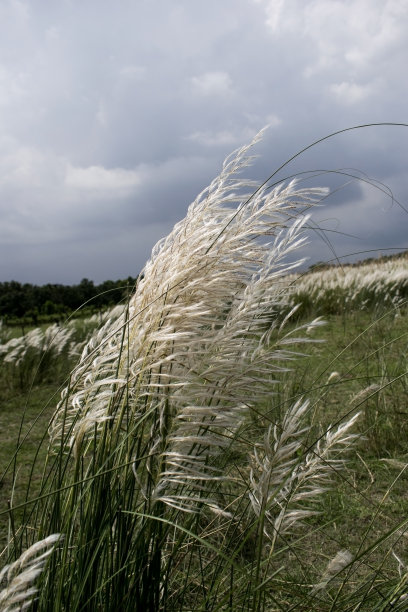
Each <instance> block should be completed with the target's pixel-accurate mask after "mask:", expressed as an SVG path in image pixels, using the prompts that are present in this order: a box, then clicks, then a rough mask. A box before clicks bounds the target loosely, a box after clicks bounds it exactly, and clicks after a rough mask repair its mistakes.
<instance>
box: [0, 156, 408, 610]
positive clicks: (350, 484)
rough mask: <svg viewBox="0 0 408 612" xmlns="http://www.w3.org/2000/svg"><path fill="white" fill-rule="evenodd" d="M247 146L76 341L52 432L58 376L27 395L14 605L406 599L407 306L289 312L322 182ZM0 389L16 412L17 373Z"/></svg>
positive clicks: (288, 605)
mask: <svg viewBox="0 0 408 612" xmlns="http://www.w3.org/2000/svg"><path fill="white" fill-rule="evenodd" d="M247 154H248V149H247V148H244V149H242V150H241V151H239V152H238V153H237V154H236V156H235V157H231V158H229V159H228V160H227V162H226V164H225V166H224V168H223V171H222V173H221V175H220V177H218V178H217V179H216V180H215V181H214V182H213V183H212V184H211V185H210V187H209V188H208V189H207V190H205V191H204V192H203V194H200V196H199V197H198V198H197V200H196V201H195V202H194V203H193V204H192V205H191V207H190V208H189V210H188V213H187V216H186V218H185V219H184V220H183V221H182V222H180V223H179V224H177V225H176V226H175V228H174V230H173V232H172V233H171V234H170V235H169V236H168V237H167V238H166V239H164V240H163V241H161V242H160V243H159V244H158V245H156V247H155V248H154V249H153V253H152V257H151V259H150V260H149V262H148V263H147V264H146V267H145V269H144V274H143V275H142V276H141V277H140V278H139V283H138V287H137V290H136V293H135V294H134V295H133V296H132V297H131V298H130V300H129V303H128V305H127V307H126V308H125V310H123V309H121V310H120V311H117V312H116V313H115V314H113V315H112V317H111V319H110V320H107V321H106V322H105V324H104V325H103V326H102V327H101V328H100V329H99V330H97V331H96V332H95V333H94V335H93V336H92V337H91V339H90V340H89V341H88V343H87V344H86V345H85V348H84V350H83V352H82V356H81V358H80V359H79V361H78V363H77V365H76V366H75V367H74V368H73V369H72V370H71V373H70V375H69V378H68V379H67V380H66V382H65V389H64V391H63V394H62V396H61V400H60V402H59V403H58V406H57V409H56V411H55V412H54V413H53V415H52V417H51V420H50V423H49V427H48V434H49V436H48V435H47V434H46V432H44V421H43V419H44V420H45V419H46V417H47V416H49V415H46V414H45V413H44V415H43V414H42V412H41V410H42V409H41V408H40V406H41V405H42V406H47V403H46V402H44V396H41V393H43V392H44V393H47V394H48V393H49V392H50V391H52V389H51V388H49V387H48V388H46V387H42V386H34V387H32V388H31V391H30V393H29V395H28V399H27V401H26V402H25V403H26V405H27V410H26V415H25V417H24V420H25V424H24V426H23V434H24V432H25V431H26V427H27V425H28V424H29V422H30V421H31V420H33V419H35V416H34V415H35V414H37V415H38V422H36V423H35V426H34V429H33V430H32V432H30V435H29V436H28V437H27V440H24V443H23V445H22V447H21V449H19V450H18V453H17V456H16V463H15V464H14V461H11V464H10V469H9V470H6V476H5V481H4V482H5V483H6V484H5V486H4V487H3V488H4V491H3V493H4V496H5V497H4V500H3V503H5V504H7V503H8V500H11V499H12V501H11V504H10V507H7V506H6V507H5V508H4V509H3V512H1V510H0V516H2V517H3V519H9V525H8V536H7V542H8V546H7V547H6V549H5V552H4V554H3V555H2V557H3V560H4V563H8V564H9V567H8V569H6V570H4V571H2V572H1V573H0V582H1V581H2V582H3V590H2V591H1V592H0V605H1V602H3V605H4V608H5V609H7V607H6V606H7V605H9V606H12V605H14V604H15V603H19V604H20V603H21V602H27V603H29V602H30V601H31V600H32V599H33V597H34V596H36V597H37V600H36V603H35V604H34V605H35V606H37V609H39V610H47V612H48V611H51V610H55V611H57V610H58V611H60V610H69V611H70V612H71V611H77V610H78V611H79V610H83V611H85V610H129V611H132V610H136V611H139V610H140V611H142V610H143V611H144V610H146V611H152V612H153V611H156V610H163V611H165V610H166V611H173V610H174V611H175V610H180V611H187V610H248V611H249V610H252V611H260V610H268V611H275V610H276V611H278V610H285V611H287V610H317V611H320V610H321V611H323V610H324V611H327V612H329V611H335V610H341V611H347V610H349V611H350V612H351V611H352V610H353V611H357V610H359V611H360V610H361V611H364V610H366V611H367V612H368V611H370V612H373V611H378V612H379V611H380V610H382V611H385V610H389V609H399V610H403V609H404V605H406V599H405V593H406V580H407V575H408V574H407V570H406V567H405V560H404V544H403V543H404V539H405V537H406V536H405V533H406V531H407V525H406V519H405V510H406V501H405V497H406V496H405V489H406V470H405V466H406V456H407V448H406V442H405V441H406V439H407V438H406V425H405V420H406V419H404V407H405V405H406V402H405V399H406V398H405V396H406V390H407V387H406V359H405V356H406V354H407V330H406V326H405V324H404V320H405V317H404V314H405V310H404V308H405V307H404V304H403V302H402V300H401V299H398V303H394V302H392V303H391V304H388V303H387V301H386V300H383V302H379V301H378V300H371V301H369V302H367V303H366V307H365V309H364V310H361V309H360V310H358V309H357V310H354V311H353V310H352V309H351V308H350V310H349V311H346V310H345V309H341V310H340V314H335V313H336V312H337V306H336V302H335V298H336V292H335V291H333V289H332V287H331V286H328V295H327V296H326V297H325V299H324V300H323V301H322V304H326V306H325V308H326V313H329V316H328V322H327V324H326V325H325V326H322V325H321V323H322V322H321V321H320V320H319V319H317V320H314V321H310V320H309V319H299V316H300V315H299V310H298V312H297V315H296V312H295V311H293V312H292V313H291V314H290V315H288V316H286V317H285V315H284V313H288V311H289V310H290V309H291V306H292V305H293V302H292V301H291V300H292V297H293V292H292V293H291V292H290V287H289V286H288V285H290V284H291V282H292V280H291V278H290V277H288V276H287V273H288V272H290V271H291V269H292V267H293V266H292V264H291V263H289V262H290V261H293V257H294V252H295V251H296V249H297V248H298V247H299V246H300V245H301V244H302V240H303V238H302V227H303V225H304V224H305V223H306V221H307V217H305V214H306V213H307V210H308V209H309V208H310V206H312V205H313V202H315V201H319V199H321V198H324V197H326V192H325V191H323V190H319V189H308V190H305V189H301V190H299V189H298V188H297V186H296V185H295V184H294V183H290V184H288V185H285V186H280V187H277V188H275V189H274V190H270V189H269V188H268V187H267V186H266V185H264V186H263V187H261V188H260V189H257V190H256V191H254V186H253V184H252V183H251V182H245V181H241V180H240V179H237V178H236V174H237V172H238V171H239V170H240V169H241V168H242V167H243V166H244V165H245V163H246V156H247ZM240 202H244V204H242V205H240V204H239V203H240ZM234 203H238V208H236V209H234V208H232V207H231V205H232V204H234ZM349 285H350V291H353V292H354V287H353V285H352V283H349ZM322 287H323V289H322V290H323V291H324V287H325V285H324V283H322ZM375 288H376V286H375V284H373V283H372V284H371V289H372V290H373V291H375ZM344 290H345V291H347V285H346V286H345V289H344ZM368 290H369V289H368V288H367V291H368ZM398 296H399V298H400V297H401V295H400V294H398ZM333 304H334V306H333ZM360 306H361V304H360ZM390 306H392V307H391V308H390ZM387 308H388V311H387ZM319 314H324V313H319ZM296 316H297V317H298V320H297V321H296ZM70 333H73V332H72V331H71V332H70ZM40 336H41V334H39V333H33V337H34V338H37V337H40ZM41 337H42V336H41ZM61 338H66V332H65V330H61ZM321 340H325V342H321ZM23 341H24V342H25V344H27V340H24V339H23ZM37 345H38V342H37V344H36V345H35V346H37ZM4 346H5V345H4V344H3V349H2V350H3V354H6V357H5V358H4V360H5V361H6V360H7V359H8V361H9V362H10V360H11V359H12V358H11V357H8V356H9V355H10V352H9V350H8V348H4ZM8 346H9V347H10V345H8ZM59 346H62V344H61V345H58V343H56V355H58V354H59V353H58V350H59V349H58V347H59ZM68 346H69V345H68V344H67V343H64V348H61V350H60V353H61V355H64V356H65V357H66V355H67V350H69V349H68ZM11 348H13V350H14V344H13V345H12V347H11ZM20 349H21V347H20ZM20 349H19V350H20ZM21 351H22V349H21V350H20V352H19V353H18V354H19V355H21V354H22V352H21ZM48 352H49V349H47V351H46V354H47V355H48ZM28 354H30V356H31V357H32V355H33V351H31V352H30V353H28V352H26V353H24V356H25V355H28ZM302 354H303V355H302ZM31 357H30V360H28V361H27V362H25V361H24V360H23V361H21V363H20V365H21V364H24V367H25V368H26V369H27V372H28V373H29V372H31V373H32V372H33V370H34V369H35V367H34V365H33V364H34V361H35V360H34V361H33V360H32V359H31ZM13 358H14V357H13ZM38 358H40V359H42V358H43V356H42V354H41V351H40V352H39V353H36V359H37V360H38ZM6 363H7V361H6ZM49 368H50V369H48V366H47V368H46V369H45V372H46V373H47V372H48V373H50V372H53V367H52V363H51V364H50V366H49ZM54 370H55V372H56V373H58V376H56V380H55V383H56V384H57V383H58V382H60V380H61V381H62V379H63V378H64V376H65V370H64V368H60V369H57V368H55V369H54ZM41 375H42V376H43V380H47V377H46V376H45V374H44V372H41ZM58 377H60V380H57V378H58ZM28 379H29V376H28V374H27V380H28ZM31 379H32V377H31ZM31 379H30V380H31ZM37 380H38V381H39V380H40V379H37ZM2 385H3V386H4V397H5V402H4V403H5V405H8V407H9V409H10V408H12V406H13V402H14V401H15V397H13V395H12V393H11V388H12V384H10V371H9V370H6V369H3V381H2ZM21 388H22V389H23V386H21ZM48 410H49V408H46V409H45V412H47V411H48ZM7 412H8V418H9V419H10V426H9V431H10V432H11V433H12V435H13V437H14V435H15V434H14V433H13V432H12V428H13V426H12V424H11V415H10V412H11V414H12V410H11V411H10V410H7ZM16 412H17V411H16ZM16 419H17V415H16ZM14 427H15V428H16V431H17V428H18V427H19V426H18V425H17V420H16V423H15V425H14ZM23 437H25V436H24V435H23ZM20 439H22V438H21V436H20ZM30 440H31V442H30ZM30 444H31V446H30ZM4 448H6V446H5V447H4ZM31 457H32V468H30V467H29V466H28V465H27V464H29V463H30V460H29V458H31ZM2 460H4V458H2ZM6 462H10V456H9V455H8V459H6ZM20 466H21V467H20ZM6 467H7V466H6ZM16 475H17V476H18V478H17V479H16ZM13 487H14V489H15V493H14V497H13V498H12V496H11V491H12V490H13ZM21 500H22V501H21ZM58 534H62V535H61V537H59V535H58ZM24 551H25V552H24ZM44 551H45V552H44ZM45 561H46V564H45ZM18 572H22V573H21V578H20V579H19V580H18V575H19V574H18ZM24 572H25V573H24ZM15 576H17V579H16V580H14V577H15ZM17 584H18V585H19V586H16V585H17ZM34 584H36V585H37V586H38V592H35V589H36V588H37V587H34V586H33V585H34Z"/></svg>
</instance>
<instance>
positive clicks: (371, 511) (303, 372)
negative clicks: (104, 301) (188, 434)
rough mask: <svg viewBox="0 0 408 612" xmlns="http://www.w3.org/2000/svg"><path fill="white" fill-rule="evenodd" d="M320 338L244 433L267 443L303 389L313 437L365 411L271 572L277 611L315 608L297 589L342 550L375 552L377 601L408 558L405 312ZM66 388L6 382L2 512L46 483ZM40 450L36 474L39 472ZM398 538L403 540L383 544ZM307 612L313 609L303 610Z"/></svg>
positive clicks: (365, 314) (340, 326)
mask: <svg viewBox="0 0 408 612" xmlns="http://www.w3.org/2000/svg"><path fill="white" fill-rule="evenodd" d="M380 310H381V309H380ZM314 336H315V337H316V338H318V339H319V340H321V341H322V342H319V343H317V344H314V345H311V346H309V348H308V351H307V353H308V355H307V356H306V357H300V358H298V359H297V360H296V363H295V364H294V365H293V371H291V372H288V373H286V374H284V375H283V376H282V379H281V381H280V382H279V385H278V386H277V387H276V386H274V388H273V390H272V389H271V391H273V395H272V396H271V400H268V402H266V403H265V405H264V406H259V413H257V415H256V417H254V419H253V423H252V428H251V429H252V431H251V432H249V431H247V432H246V439H247V440H248V439H249V438H251V439H252V441H256V440H257V439H258V438H259V437H262V436H263V435H264V432H265V426H266V425H267V424H268V423H269V422H270V420H272V421H274V420H276V415H277V413H279V412H282V413H284V412H285V409H286V408H287V406H289V405H291V404H292V403H294V402H295V401H296V400H297V399H299V397H300V396H303V395H304V392H305V391H304V390H305V389H307V390H308V397H309V399H310V401H311V410H310V422H311V425H312V429H311V437H313V436H315V437H316V436H318V435H319V432H324V431H326V430H327V427H328V426H329V425H330V424H333V423H335V422H336V421H337V420H339V419H341V418H342V417H344V415H345V414H346V413H348V412H349V411H351V412H353V413H354V412H355V411H356V410H359V411H361V416H360V419H359V421H358V430H359V432H360V433H361V434H362V438H361V439H360V440H359V441H358V443H357V444H356V446H355V449H354V452H353V453H352V454H351V455H350V457H349V461H348V463H347V466H346V469H345V470H344V471H342V472H339V474H338V475H337V477H336V478H335V484H334V486H333V487H332V488H331V489H330V490H328V491H327V492H326V493H325V494H324V495H323V496H322V497H321V500H320V502H319V505H320V507H319V508H318V510H319V512H320V513H319V514H318V515H316V516H314V517H311V518H310V519H309V523H308V530H307V533H306V534H303V535H302V537H301V540H300V541H298V542H296V540H295V541H294V542H292V544H291V546H289V549H288V550H285V547H283V550H282V551H280V552H279V554H277V555H276V556H275V558H274V562H273V567H275V566H276V568H280V567H281V564H283V565H284V569H283V570H281V571H280V572H279V574H278V575H277V577H276V579H275V580H273V589H274V590H275V591H276V597H278V598H279V602H280V603H279V605H280V607H277V608H276V609H285V606H289V608H290V606H293V605H294V606H297V605H299V606H300V607H299V608H298V607H295V608H294V609H309V608H308V607H307V606H308V605H310V606H311V605H316V604H311V603H309V604H307V603H306V604H302V599H304V593H302V594H301V596H300V597H299V604H297V603H296V601H297V599H298V596H297V589H298V588H299V586H298V585H306V586H309V587H310V585H313V584H314V583H315V582H316V576H318V575H319V572H320V573H321V574H323V573H324V569H325V567H326V565H327V563H328V562H329V561H330V559H332V558H333V557H334V556H335V555H336V553H337V552H338V551H339V550H344V549H346V550H349V551H353V554H354V555H355V554H356V551H359V550H360V552H361V553H363V552H364V553H365V551H366V550H370V547H371V546H373V549H372V550H370V552H369V554H364V555H362V558H361V561H360V563H359V567H358V569H356V570H353V576H354V572H356V573H357V574H358V575H359V579H362V578H364V574H365V573H366V574H367V576H369V577H370V578H369V579H370V580H372V575H373V571H374V574H375V576H376V577H375V583H374V584H373V588H375V589H376V590H378V592H380V593H381V590H382V589H384V588H385V589H386V588H387V587H388V586H389V581H390V580H394V581H395V580H397V575H398V561H397V560H396V557H395V556H394V554H396V555H397V556H398V557H399V558H400V559H405V558H406V548H407V542H406V538H407V537H408V532H407V533H405V532H404V529H402V531H401V532H400V531H399V529H398V528H399V525H400V524H401V523H403V522H404V520H405V517H406V516H407V515H408V494H407V484H408V473H407V472H406V470H405V468H406V465H407V457H408V435H407V434H408V419H407V412H408V409H407V405H408V402H407V399H408V380H407V354H408V326H407V319H406V313H405V311H404V310H402V311H394V310H390V311H385V310H384V312H383V313H382V314H380V312H379V309H378V308H377V312H375V311H373V310H372V311H355V312H353V311H351V312H350V313H348V314H343V315H330V316H328V317H327V322H326V325H324V326H322V327H320V328H319V329H318V330H317V331H316V330H315V331H314ZM62 382H63V381H62V380H61V381H55V382H54V384H52V383H50V382H46V383H43V384H41V385H36V384H34V386H33V387H32V388H31V389H30V390H29V391H26V392H21V391H17V392H16V390H15V389H14V390H11V389H10V386H9V384H7V380H4V376H3V379H2V381H1V407H2V409H1V413H0V467H1V472H2V473H3V472H4V471H5V470H6V468H7V467H8V466H9V463H10V460H11V458H12V457H13V454H14V452H15V448H16V440H17V439H19V438H20V439H21V440H22V441H23V443H22V446H21V450H20V452H19V454H18V458H17V463H16V468H15V470H10V469H9V470H8V473H7V475H6V476H5V478H4V479H3V480H2V483H1V489H0V500H1V509H2V510H4V509H6V508H7V507H8V503H9V500H10V499H11V498H13V505H18V504H21V503H22V502H23V501H24V498H25V495H26V491H27V485H28V482H29V481H30V497H32V498H34V497H35V495H36V492H38V490H39V486H40V481H41V474H39V473H38V468H39V466H40V465H41V463H42V462H44V460H45V455H46V445H44V443H43V437H44V434H45V432H46V429H47V425H48V420H49V419H50V417H51V415H52V412H53V410H54V408H55V405H56V403H57V400H58V395H59V388H58V387H59V384H60V383H62ZM22 422H23V425H21V424H22ZM20 428H21V431H20ZM27 432H29V434H28V437H27V439H25V437H26V434H27ZM38 450H39V452H40V454H39V456H38V457H37V458H36V465H37V469H36V470H34V472H32V464H33V461H34V457H35V455H36V453H37V452H38ZM245 460H246V458H245V449H244V450H243V454H242V456H241V457H234V462H235V463H236V464H240V463H242V464H244V463H245ZM14 473H15V475H16V480H15V483H14V486H13V481H12V480H13V474H14ZM21 517H22V510H20V511H15V512H14V513H13V523H14V525H13V524H11V523H10V520H9V519H10V517H9V515H7V514H3V515H2V517H1V523H0V524H1V548H2V550H3V551H4V549H5V548H6V544H7V539H8V537H10V530H12V529H13V528H14V529H17V528H18V525H19V523H20V521H21ZM394 529H397V531H396V532H395V533H394V534H392V535H391V536H390V537H386V536H387V534H389V533H392V532H393V530H394ZM252 545H253V546H255V545H254V544H251V542H249V543H248V544H247V545H246V546H247V548H248V550H249V552H248V554H251V546H252ZM291 547H293V550H292V551H291ZM393 553H394V554H393ZM292 555H296V559H297V563H296V567H297V572H295V574H292V572H287V569H288V568H289V567H290V568H293V567H294V566H295V564H294V563H293V559H292V558H291V557H292ZM4 556H5V554H4V552H3V558H4ZM272 573H273V572H272ZM354 579H355V578H353V580H354ZM302 605H306V607H305V608H302ZM289 608H288V609H289ZM310 609H312V608H310ZM315 609H319V608H317V607H316V608H315ZM322 609H326V608H322ZM327 609H329V608H327ZM367 609H369V608H367ZM390 609H391V608H390Z"/></svg>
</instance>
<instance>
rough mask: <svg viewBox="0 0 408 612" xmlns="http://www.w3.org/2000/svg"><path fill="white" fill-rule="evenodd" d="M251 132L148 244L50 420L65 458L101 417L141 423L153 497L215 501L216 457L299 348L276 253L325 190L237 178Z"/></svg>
mask: <svg viewBox="0 0 408 612" xmlns="http://www.w3.org/2000/svg"><path fill="white" fill-rule="evenodd" d="M259 138H260V135H258V137H256V138H255V139H254V141H253V142H252V143H251V144H250V145H248V146H246V147H243V148H241V149H239V150H238V151H236V152H235V153H234V154H232V155H231V156H230V157H228V158H227V160H226V161H225V162H224V165H223V169H222V171H221V173H220V175H219V176H218V177H217V178H216V179H215V180H214V181H213V182H212V183H211V184H210V186H209V187H207V188H206V189H205V190H204V191H203V192H202V193H201V194H200V195H199V196H198V197H197V199H196V200H195V201H194V202H193V203H192V204H191V205H190V207H189V209H188V212H187V215H186V217H185V218H184V219H183V220H182V221H180V222H179V223H177V224H176V225H175V227H174V229H173V230H172V232H171V233H170V234H169V236H167V237H166V238H164V239H163V240H161V241H160V242H158V243H157V245H156V246H155V247H154V248H153V251H152V255H151V258H150V260H149V261H148V262H147V264H146V266H145V268H144V270H143V273H142V274H141V276H140V277H139V281H138V285H137V288H136V292H135V293H134V295H133V296H132V297H131V299H130V301H129V304H128V308H127V309H126V311H125V312H124V313H122V314H121V315H120V316H119V317H117V318H114V319H112V320H111V321H108V322H107V323H106V324H105V326H104V327H103V328H102V329H101V330H100V332H98V334H96V335H95V336H94V338H93V340H92V341H91V342H90V343H89V344H88V345H87V346H86V347H85V349H84V352H83V355H82V358H81V360H80V362H79V364H78V366H77V368H76V369H75V371H74V372H73V375H72V379H71V385H70V390H69V392H67V394H66V395H65V397H63V399H62V401H61V403H60V406H59V408H58V410H57V413H56V416H55V419H54V421H53V424H52V426H51V428H50V434H51V443H52V444H60V443H61V442H60V441H61V436H64V441H65V443H67V442H69V445H70V447H71V448H73V450H74V454H75V456H76V457H79V456H84V454H85V453H86V449H87V444H88V443H91V442H90V441H91V440H92V439H93V437H94V436H95V432H98V431H99V432H100V431H102V428H103V427H106V426H107V424H108V422H109V427H110V428H111V429H112V430H114V429H115V427H121V426H123V425H124V423H125V421H126V422H127V423H128V424H129V423H131V427H132V430H133V431H134V432H138V431H144V432H145V438H146V442H145V445H144V446H143V448H144V455H145V456H146V455H147V456H148V457H149V459H147V460H146V462H145V463H143V464H140V469H139V463H140V462H139V457H138V456H135V463H134V474H135V478H136V479H137V481H138V484H139V486H140V490H141V492H142V494H143V495H144V496H145V498H146V499H149V500H151V501H152V503H155V502H158V501H161V502H163V503H165V504H167V505H170V506H174V507H176V508H180V509H183V510H187V511H189V510H190V511H193V510H195V508H196V503H198V502H201V503H203V502H205V503H208V504H209V505H210V506H212V507H213V508H215V506H214V504H213V503H212V502H211V500H210V498H209V497H208V496H207V494H206V492H207V491H208V489H209V488H210V486H211V484H213V483H216V482H219V481H222V480H223V479H224V478H225V474H223V473H222V469H221V466H219V465H217V457H219V456H220V454H221V453H222V451H223V450H225V448H226V447H228V446H229V444H230V443H231V440H232V439H233V437H234V435H236V432H237V430H238V429H239V427H240V425H241V423H242V422H243V420H244V418H245V414H246V413H247V412H248V411H249V410H250V409H251V407H252V406H255V405H256V404H257V403H259V402H260V401H261V400H263V399H265V398H267V397H268V396H269V395H270V392H271V385H272V384H273V383H274V382H276V379H277V377H278V376H279V373H280V372H281V371H282V370H283V369H284V367H283V366H282V361H283V360H291V359H293V358H294V357H296V355H297V354H298V353H297V350H296V348H295V346H296V344H298V343H299V342H300V341H301V340H302V339H301V338H297V337H294V336H293V334H292V335H285V334H284V332H283V331H282V330H280V329H279V325H278V323H277V321H278V318H279V317H277V314H279V313H280V312H281V311H282V307H283V306H285V307H286V306H287V302H288V287H287V283H286V282H285V278H284V275H285V274H286V273H287V272H288V271H289V270H291V269H292V268H294V267H295V266H296V265H297V264H298V263H300V262H296V263H288V256H289V255H291V254H292V253H293V251H295V250H296V249H297V248H298V247H299V246H301V245H302V244H303V243H304V237H303V235H302V228H303V226H304V224H305V222H306V220H307V216H306V215H305V214H304V212H305V211H307V209H308V208H310V207H311V206H312V205H313V204H314V203H315V202H316V201H318V200H319V199H321V198H322V197H324V196H325V195H326V194H327V190H325V189H320V188H309V189H299V188H297V186H296V181H291V182H290V183H289V184H286V185H280V186H278V187H275V188H273V189H268V188H267V186H263V187H261V188H258V189H256V185H255V184H254V183H253V182H252V181H249V180H241V179H239V178H237V173H238V172H240V171H241V170H242V169H243V168H244V167H245V166H247V165H248V164H249V163H250V161H251V159H252V158H251V157H249V155H248V153H249V149H250V147H251V146H252V145H253V144H255V143H256V142H257V141H258V140H259ZM286 310H287V308H286ZM316 324H318V322H316ZM309 327H310V326H309ZM272 334H273V335H272ZM308 341H310V339H308ZM147 431H148V433H146V432H147ZM63 432H64V433H63ZM146 475H148V476H146ZM210 502H211V503H210ZM215 509H216V508H215Z"/></svg>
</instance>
